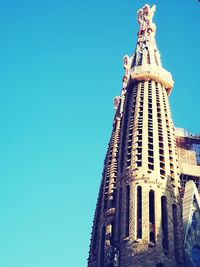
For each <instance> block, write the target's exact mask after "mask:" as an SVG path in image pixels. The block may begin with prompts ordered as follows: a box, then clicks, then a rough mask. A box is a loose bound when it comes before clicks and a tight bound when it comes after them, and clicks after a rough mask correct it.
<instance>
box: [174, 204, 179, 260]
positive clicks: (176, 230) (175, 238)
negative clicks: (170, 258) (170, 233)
mask: <svg viewBox="0 0 200 267" xmlns="http://www.w3.org/2000/svg"><path fill="white" fill-rule="evenodd" d="M172 214H173V226H174V250H175V259H176V261H177V262H178V263H179V253H178V229H177V223H178V221H177V206H176V205H175V204H173V205H172Z"/></svg>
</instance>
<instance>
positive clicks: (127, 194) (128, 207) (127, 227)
mask: <svg viewBox="0 0 200 267" xmlns="http://www.w3.org/2000/svg"><path fill="white" fill-rule="evenodd" d="M129 219H130V185H127V186H126V228H125V236H126V237H128V236H129Z"/></svg>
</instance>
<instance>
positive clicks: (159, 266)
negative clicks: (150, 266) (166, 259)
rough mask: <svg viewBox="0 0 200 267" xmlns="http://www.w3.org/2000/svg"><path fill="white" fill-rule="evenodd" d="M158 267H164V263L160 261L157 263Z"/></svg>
mask: <svg viewBox="0 0 200 267" xmlns="http://www.w3.org/2000/svg"><path fill="white" fill-rule="evenodd" d="M156 267H164V265H163V264H162V263H158V264H156Z"/></svg>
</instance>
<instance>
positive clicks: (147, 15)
mask: <svg viewBox="0 0 200 267" xmlns="http://www.w3.org/2000/svg"><path fill="white" fill-rule="evenodd" d="M154 12H155V6H153V7H152V8H150V7H149V6H148V5H145V6H144V7H143V8H142V9H140V10H139V11H138V22H139V26H140V27H139V31H138V40H137V44H136V49H135V52H134V54H133V56H132V57H130V58H129V57H128V56H127V55H126V56H125V57H124V69H125V74H124V77H123V88H122V92H121V95H120V97H116V98H115V99H114V105H115V110H116V113H115V117H114V120H113V130H112V134H111V138H110V142H109V145H108V150H107V154H106V157H105V161H104V168H103V173H102V182H101V186H100V190H99V196H98V200H97V206H96V211H95V216H94V223H93V229H92V237H91V245H90V252H89V259H88V267H114V266H116V267H117V266H118V267H125V266H126V267H133V266H134V267H142V266H143V267H147V266H160V267H161V266H174V267H178V266H183V262H182V261H183V257H182V251H183V250H182V236H181V233H182V221H181V199H180V194H179V189H180V179H179V164H178V159H177V149H176V143H175V137H174V136H175V135H174V126H173V122H172V118H171V112H170V106H169V101H168V95H169V93H170V91H171V89H172V86H173V80H172V77H171V74H170V73H169V72H167V71H166V70H165V69H164V68H163V67H162V66H161V61H160V55H159V52H158V49H157V47H156V42H155V32H156V26H155V24H154V23H153V22H152V19H153V14H154Z"/></svg>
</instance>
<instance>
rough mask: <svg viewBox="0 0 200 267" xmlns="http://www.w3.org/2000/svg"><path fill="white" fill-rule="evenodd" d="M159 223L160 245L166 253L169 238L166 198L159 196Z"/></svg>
mask: <svg viewBox="0 0 200 267" xmlns="http://www.w3.org/2000/svg"><path fill="white" fill-rule="evenodd" d="M161 224H162V246H163V252H164V253H165V254H168V252H169V240H168V215H167V198H166V197H165V196H162V197H161Z"/></svg>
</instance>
